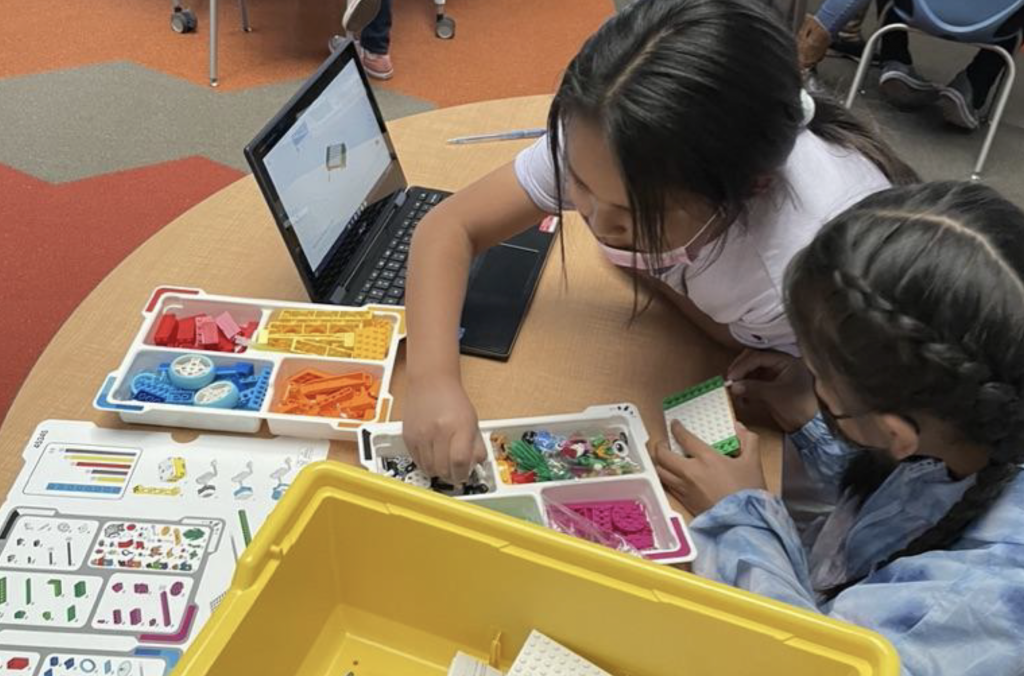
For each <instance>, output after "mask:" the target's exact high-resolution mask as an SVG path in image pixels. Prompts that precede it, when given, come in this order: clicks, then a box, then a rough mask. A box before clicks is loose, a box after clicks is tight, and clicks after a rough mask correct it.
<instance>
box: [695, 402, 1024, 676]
mask: <svg viewBox="0 0 1024 676" xmlns="http://www.w3.org/2000/svg"><path fill="white" fill-rule="evenodd" d="M789 441H790V442H792V443H793V444H795V446H796V448H797V450H798V451H799V454H800V457H801V459H802V460H803V462H804V464H805V466H806V469H807V471H808V473H809V474H810V476H811V477H812V478H813V479H814V480H815V481H816V482H817V483H818V484H819V485H820V486H822V487H824V488H826V489H828V488H831V489H833V490H834V492H835V494H838V493H839V482H840V480H841V477H842V474H843V470H844V469H845V468H846V466H847V463H848V461H849V459H850V458H851V451H850V450H849V449H848V448H847V447H846V446H844V445H843V444H841V443H839V442H837V441H836V440H835V439H833V438H832V437H831V435H830V434H829V432H828V430H827V428H826V427H825V425H824V423H823V422H822V421H821V419H820V418H816V419H814V420H812V421H811V422H809V423H808V424H807V425H806V426H805V427H804V428H803V429H801V430H800V431H798V432H797V433H795V434H792V435H790V437H789ZM973 483H974V477H973V476H971V477H968V478H966V479H963V480H959V481H957V480H954V479H952V478H950V476H949V473H948V472H947V470H946V466H945V465H944V464H943V463H941V462H939V461H937V460H932V459H927V460H921V461H919V462H912V463H902V464H900V465H899V466H898V467H897V468H896V470H895V471H894V472H893V473H892V474H891V475H890V476H889V477H888V478H887V479H886V480H885V482H884V483H883V484H882V485H881V486H880V487H879V488H878V490H877V491H875V492H874V493H873V494H872V495H871V496H870V497H868V499H867V500H865V501H864V504H863V505H862V506H860V507H859V508H858V507H856V506H855V502H854V501H853V500H852V499H850V498H849V496H846V495H842V496H839V497H838V498H837V500H836V506H835V508H834V509H833V510H832V511H831V513H829V514H827V515H824V516H821V517H819V518H818V519H817V520H816V521H814V522H812V523H805V524H800V525H799V526H798V524H796V523H795V522H794V521H793V519H792V518H791V517H790V515H789V513H788V512H787V511H786V507H785V505H784V503H783V502H782V501H781V500H780V499H779V498H777V497H775V496H773V495H771V494H770V493H768V492H766V491H762V490H747V491H742V492H740V493H736V494H734V495H731V496H729V497H727V498H725V499H724V500H722V501H721V502H719V503H718V504H717V505H715V506H714V507H713V508H712V509H710V510H708V511H707V512H705V513H704V514H701V515H700V516H699V517H697V518H696V519H694V521H693V523H692V524H691V526H690V528H691V531H692V533H693V536H694V539H695V541H696V545H697V547H698V552H699V554H698V557H697V560H696V561H695V562H694V565H693V570H694V572H695V573H697V574H698V575H702V576H704V577H707V578H710V579H713V580H718V581H720V582H725V583H727V584H731V585H733V586H736V587H740V588H742V589H747V590H749V591H752V592H756V593H758V594H763V595H764V596H769V597H771V598H774V599H777V600H779V601H785V602H787V603H791V604H793V605H796V606H800V607H801V608H806V609H809V610H813V611H817V612H820V613H824V614H826V615H829V616H831V617H834V618H837V619H840V620H845V621H847V622H852V623H854V624H858V625H860V626H863V627H867V628H868V629H872V630H874V631H877V632H879V633H880V634H882V635H884V636H886V637H887V638H888V639H889V640H890V641H891V642H892V644H893V645H894V646H895V647H896V650H897V652H899V655H900V659H901V661H902V667H903V673H904V674H907V675H912V676H923V675H925V674H956V675H957V676H971V675H975V674H976V675H978V676H992V675H997V674H1021V673H1024V473H1021V474H1020V475H1018V476H1017V478H1016V479H1015V480H1014V481H1013V482H1012V483H1011V484H1010V485H1009V486H1008V487H1007V488H1006V490H1005V491H1004V492H1003V494H1002V495H1001V496H1000V497H999V499H998V500H996V502H995V503H993V505H992V506H991V507H990V508H989V510H988V511H987V512H986V513H985V515H983V516H982V517H981V518H979V519H978V520H976V521H975V522H974V523H973V524H972V525H971V526H969V527H968V529H967V530H966V531H964V534H963V536H962V537H961V538H960V540H959V541H958V542H957V543H956V544H955V545H954V546H953V547H951V548H950V549H948V550H942V551H932V552H928V553H925V554H921V555H919V556H909V557H902V558H900V559H897V560H896V561H894V562H892V563H890V564H889V565H887V566H884V567H881V564H882V562H884V560H885V559H886V558H887V557H888V556H889V555H890V554H892V553H894V552H896V551H898V550H899V549H902V548H903V547H904V546H905V545H906V544H907V543H909V542H910V541H911V540H913V539H914V538H915V537H917V536H918V535H920V534H921V533H923V532H924V531H925V530H927V529H928V528H929V527H931V526H932V525H933V524H935V523H936V522H937V521H938V520H939V519H940V518H942V516H943V515H944V514H945V513H946V512H947V511H948V510H949V508H950V507H951V506H952V505H953V504H955V503H956V502H957V501H958V500H959V499H960V497H961V496H962V495H963V493H964V491H966V490H967V489H968V488H969V487H970V486H971V485H972V484H973ZM861 576H865V577H864V578H863V579H862V580H860V581H859V582H857V583H856V584H854V585H853V586H851V587H849V588H847V589H846V590H844V591H843V592H842V593H840V594H839V595H838V596H836V597H835V598H834V599H832V600H825V599H823V598H822V596H821V595H820V594H818V593H816V591H815V590H820V589H827V588H829V587H832V586H834V585H836V584H839V583H841V582H843V581H846V580H848V579H856V578H859V577H861Z"/></svg>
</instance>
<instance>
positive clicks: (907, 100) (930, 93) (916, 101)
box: [878, 61, 939, 109]
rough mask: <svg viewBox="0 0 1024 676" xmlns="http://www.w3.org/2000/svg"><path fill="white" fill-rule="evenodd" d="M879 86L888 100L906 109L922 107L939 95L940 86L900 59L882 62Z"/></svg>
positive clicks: (932, 101)
mask: <svg viewBox="0 0 1024 676" xmlns="http://www.w3.org/2000/svg"><path fill="white" fill-rule="evenodd" d="M878 88H879V89H880V90H881V91H882V96H883V97H884V98H885V100H886V101H888V102H889V103H891V104H892V105H894V106H896V107H897V108H904V109H912V108H921V107H923V106H926V105H928V104H930V103H934V102H935V100H936V99H937V98H938V96H939V92H938V89H939V88H938V87H936V86H935V85H934V84H933V83H931V82H929V81H928V80H925V79H924V78H923V77H921V76H920V75H918V74H917V71H916V70H914V67H913V66H911V65H909V64H906V63H900V62H899V61H886V62H885V63H884V64H882V76H881V77H880V78H879V79H878Z"/></svg>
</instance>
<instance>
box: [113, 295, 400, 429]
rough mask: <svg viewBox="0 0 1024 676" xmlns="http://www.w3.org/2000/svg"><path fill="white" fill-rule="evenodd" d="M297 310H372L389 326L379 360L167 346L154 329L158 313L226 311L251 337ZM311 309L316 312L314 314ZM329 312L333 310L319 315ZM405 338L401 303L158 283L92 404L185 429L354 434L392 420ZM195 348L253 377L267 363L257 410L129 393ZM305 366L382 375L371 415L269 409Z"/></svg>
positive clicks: (133, 420) (332, 372)
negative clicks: (293, 298) (322, 300)
mask: <svg viewBox="0 0 1024 676" xmlns="http://www.w3.org/2000/svg"><path fill="white" fill-rule="evenodd" d="M288 310H292V311H295V310H299V311H307V312H317V313H338V312H346V311H349V312H360V311H372V312H373V318H374V319H380V320H383V321H386V322H387V323H388V324H390V327H391V330H390V338H389V342H388V344H387V350H386V355H385V357H384V358H383V359H355V358H344V357H331V356H322V355H318V354H293V353H287V352H279V351H271V350H267V349H260V348H259V346H258V345H255V344H250V345H248V346H241V345H240V346H239V347H238V350H239V351H237V352H221V351H213V350H203V349H199V348H195V347H191V348H182V347H169V346H162V345H158V344H157V342H156V333H157V332H158V330H159V323H160V319H161V317H163V316H164V314H165V313H174V314H176V315H177V316H178V317H179V318H181V317H187V316H194V315H208V316H210V317H218V316H220V315H221V314H222V313H224V312H225V311H226V312H228V313H229V314H230V316H231V317H232V318H233V319H234V321H235V322H236V323H237V324H238V325H245V324H247V323H250V322H257V323H258V324H257V328H256V333H255V336H259V335H260V334H259V332H260V330H262V329H265V328H267V326H268V324H269V323H270V322H271V321H275V320H277V319H278V318H280V317H281V316H282V314H281V313H282V312H283V311H288ZM315 316H316V315H314V317H315ZM321 316H334V315H321ZM404 336H405V322H404V315H403V314H402V311H401V309H400V308H395V307H393V306H366V307H362V308H353V307H341V306H334V305H318V304H313V303H293V302H285V301H276V300H263V299H255V298H241V297H235V296H217V295H210V294H207V293H205V292H203V291H201V290H199V289H189V288H179V287H160V288H157V289H156V290H155V291H154V292H153V294H152V296H151V297H150V299H149V301H148V302H147V303H146V306H145V308H144V309H143V311H142V327H141V328H140V329H139V332H138V334H137V335H136V336H135V339H134V340H133V341H132V344H131V346H130V347H129V349H128V352H127V354H126V355H125V357H124V361H122V362H121V366H120V368H118V369H117V370H116V371H114V372H112V373H111V374H110V375H108V376H107V378H106V379H105V381H104V383H103V385H102V387H101V388H100V391H99V393H98V394H97V396H96V400H95V402H94V406H95V408H97V409H99V410H101V411H112V412H116V413H117V414H118V415H120V417H121V419H122V420H124V421H125V422H129V423H144V424H151V425H165V426H170V427H189V428H196V429H204V430H219V431H226V432H242V433H253V432H257V431H258V430H259V429H260V427H261V426H262V424H263V421H266V422H267V425H268V427H269V430H270V432H271V433H272V434H275V435H287V436H296V437H306V438H317V439H342V440H350V441H351V440H355V439H356V436H357V432H358V429H359V427H360V426H361V425H363V424H365V423H367V422H385V421H387V420H388V419H389V415H390V412H391V404H392V399H391V396H390V394H389V392H390V384H391V377H392V374H393V372H394V365H395V354H396V352H397V350H398V344H399V342H400V341H401V339H402V338H404ZM188 354H195V355H200V356H202V357H205V358H208V359H209V360H210V361H212V362H213V365H214V366H215V367H216V368H217V369H227V370H230V369H232V368H238V367H239V365H241V366H242V368H243V370H245V371H248V369H249V365H251V367H252V372H253V377H252V378H251V379H250V380H249V381H248V382H250V383H252V382H254V381H255V379H256V378H257V377H258V376H259V375H260V374H261V373H264V371H265V370H266V369H269V381H267V379H266V378H264V381H266V382H264V383H259V384H258V386H259V387H261V388H262V387H263V386H265V387H266V393H265V395H263V399H262V402H261V404H260V405H259V407H258V408H255V407H253V410H243V409H239V408H207V407H200V406H194V405H186V404H174V403H167V402H161V401H139V400H138V399H136V398H135V396H134V395H133V392H132V387H133V385H132V383H133V380H135V378H136V376H138V375H139V374H140V373H141V372H143V371H150V372H153V371H156V370H159V369H161V368H163V369H164V370H166V365H167V364H168V363H170V362H172V361H173V360H174V359H176V358H178V357H181V356H183V355H188ZM306 369H314V370H316V371H319V372H320V373H322V374H327V375H332V376H343V375H346V374H351V373H356V372H360V373H370V374H372V375H373V376H374V377H375V378H377V379H379V390H378V391H377V401H376V405H375V407H374V408H373V412H372V416H368V417H367V418H365V419H353V418H346V417H322V416H319V415H298V414H291V413H282V412H278V411H275V410H272V409H273V408H280V407H279V406H276V404H277V403H278V401H279V399H280V398H281V397H282V396H284V394H285V391H286V389H287V385H288V381H289V379H290V378H292V377H293V376H295V375H296V374H298V373H300V372H302V371H303V370H306Z"/></svg>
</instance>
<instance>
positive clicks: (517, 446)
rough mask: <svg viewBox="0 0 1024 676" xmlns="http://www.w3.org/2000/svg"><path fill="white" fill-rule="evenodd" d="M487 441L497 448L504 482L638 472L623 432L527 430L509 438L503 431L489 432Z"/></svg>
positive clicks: (568, 478) (559, 479) (499, 467)
mask: <svg viewBox="0 0 1024 676" xmlns="http://www.w3.org/2000/svg"><path fill="white" fill-rule="evenodd" d="M491 444H492V446H494V448H495V450H496V451H497V457H496V460H497V463H498V474H499V476H500V477H501V480H502V481H503V482H504V483H506V484H510V483H511V484H524V483H534V482H543V481H571V480H574V479H588V478H591V477H601V476H620V475H623V474H634V473H636V472H639V471H640V466H639V465H638V464H637V463H636V461H634V460H633V459H632V458H630V457H629V442H628V440H627V439H626V435H625V434H624V433H618V434H615V433H611V434H595V435H592V436H590V437H588V436H586V435H583V434H573V435H572V436H569V437H563V436H558V435H555V434H552V433H551V432H549V431H547V430H529V431H527V432H524V433H523V434H522V436H521V438H520V439H516V440H513V441H509V440H508V437H507V436H506V435H504V434H500V433H495V434H492V435H491Z"/></svg>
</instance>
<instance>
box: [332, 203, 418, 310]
mask: <svg viewBox="0 0 1024 676" xmlns="http://www.w3.org/2000/svg"><path fill="white" fill-rule="evenodd" d="M407 197H408V194H407V192H406V191H405V190H399V191H397V192H396V193H395V196H394V198H392V200H391V203H390V204H388V206H387V208H386V209H384V211H383V212H381V214H380V216H378V217H377V222H376V223H374V224H373V225H371V226H370V233H371V234H370V236H369V237H367V238H366V241H365V242H364V243H363V245H362V246H361V247H360V248H361V249H362V251H360V252H359V254H358V256H359V259H358V261H357V262H356V264H355V265H353V266H352V267H351V268H349V269H350V270H352V272H350V273H349V274H347V275H345V276H344V278H343V279H340V280H339V281H338V286H337V288H335V289H334V293H332V294H331V303H335V304H337V303H340V302H341V300H342V298H343V297H344V296H345V294H346V293H348V290H349V286H350V285H351V284H352V280H353V279H357V278H358V277H359V273H361V272H362V271H363V266H364V265H365V264H366V259H367V257H368V256H369V255H370V252H371V251H373V250H374V248H375V247H376V244H377V240H379V239H380V236H381V233H382V232H383V231H384V228H383V225H384V224H386V223H389V222H390V221H391V218H392V217H393V216H394V215H395V214H396V213H397V212H398V210H399V209H401V208H402V205H403V204H405V200H406V198H407Z"/></svg>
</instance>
